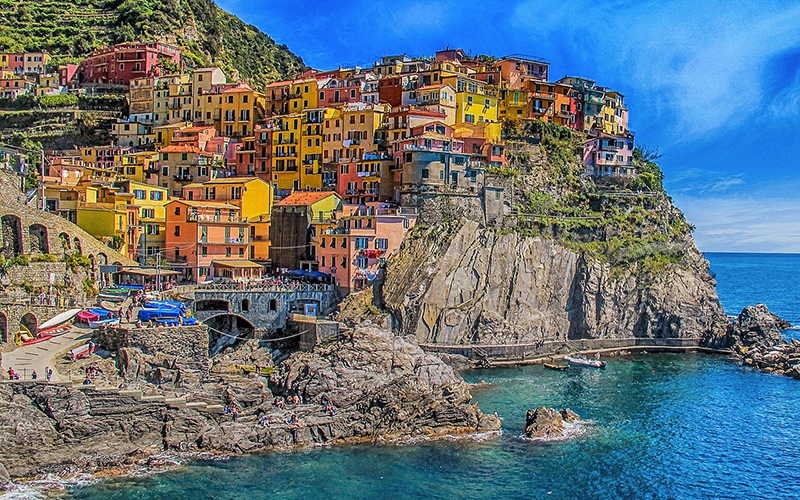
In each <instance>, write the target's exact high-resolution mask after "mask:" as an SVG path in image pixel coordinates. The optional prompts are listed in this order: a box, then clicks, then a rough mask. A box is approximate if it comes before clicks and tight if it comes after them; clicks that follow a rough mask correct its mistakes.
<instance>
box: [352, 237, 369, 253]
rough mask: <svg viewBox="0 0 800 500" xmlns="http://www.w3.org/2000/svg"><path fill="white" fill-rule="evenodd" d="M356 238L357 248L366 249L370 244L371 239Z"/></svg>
mask: <svg viewBox="0 0 800 500" xmlns="http://www.w3.org/2000/svg"><path fill="white" fill-rule="evenodd" d="M354 240H355V241H354V243H355V244H356V250H362V249H366V248H367V247H368V246H369V239H367V238H354Z"/></svg>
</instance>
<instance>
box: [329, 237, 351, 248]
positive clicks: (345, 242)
mask: <svg viewBox="0 0 800 500" xmlns="http://www.w3.org/2000/svg"><path fill="white" fill-rule="evenodd" d="M341 247H342V248H347V238H342V245H341ZM331 248H333V246H331Z"/></svg>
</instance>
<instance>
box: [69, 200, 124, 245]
mask: <svg viewBox="0 0 800 500" xmlns="http://www.w3.org/2000/svg"><path fill="white" fill-rule="evenodd" d="M132 196H133V195H132V194H130V193H120V192H117V191H116V190H114V189H111V188H108V187H107V186H104V185H91V186H87V187H86V191H85V192H84V193H83V196H82V197H83V199H81V200H80V203H79V205H78V208H77V222H76V223H77V224H78V226H79V227H80V228H81V229H83V230H84V231H86V232H87V233H89V234H91V235H92V236H94V237H95V238H97V239H98V240H100V241H102V242H103V243H105V244H107V245H108V246H110V247H111V248H113V249H115V250H117V251H118V252H120V253H122V254H127V253H128V240H127V235H128V231H129V224H128V204H129V202H130V199H131V197H132Z"/></svg>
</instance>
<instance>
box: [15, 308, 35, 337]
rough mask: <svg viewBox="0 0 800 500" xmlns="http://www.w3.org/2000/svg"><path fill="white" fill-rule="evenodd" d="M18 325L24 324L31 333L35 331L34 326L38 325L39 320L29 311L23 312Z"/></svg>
mask: <svg viewBox="0 0 800 500" xmlns="http://www.w3.org/2000/svg"><path fill="white" fill-rule="evenodd" d="M19 324H20V326H24V327H25V328H27V329H28V331H29V332H31V333H36V328H37V327H38V326H39V320H38V319H36V316H35V315H34V314H33V313H31V312H29V313H25V314H24V315H23V316H22V318H20V320H19Z"/></svg>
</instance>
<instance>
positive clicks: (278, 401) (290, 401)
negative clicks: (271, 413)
mask: <svg viewBox="0 0 800 500" xmlns="http://www.w3.org/2000/svg"><path fill="white" fill-rule="evenodd" d="M273 404H274V405H275V406H277V407H278V408H280V409H281V410H283V409H285V408H286V406H287V405H293V406H297V405H299V404H303V402H302V400H301V399H300V397H299V396H286V399H283V396H277V397H275V400H274V401H273Z"/></svg>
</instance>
